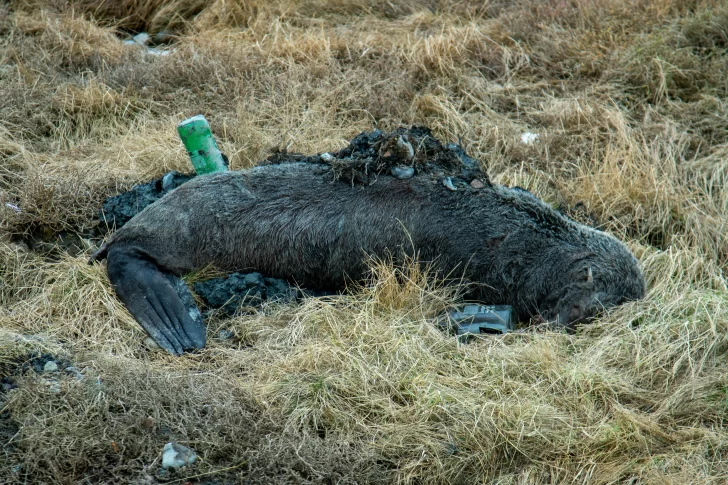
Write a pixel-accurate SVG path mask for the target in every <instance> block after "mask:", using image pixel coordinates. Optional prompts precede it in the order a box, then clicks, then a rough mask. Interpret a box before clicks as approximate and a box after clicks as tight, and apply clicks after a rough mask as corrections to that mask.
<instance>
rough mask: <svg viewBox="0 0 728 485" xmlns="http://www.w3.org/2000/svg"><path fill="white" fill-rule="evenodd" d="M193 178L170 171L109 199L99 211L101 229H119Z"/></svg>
mask: <svg viewBox="0 0 728 485" xmlns="http://www.w3.org/2000/svg"><path fill="white" fill-rule="evenodd" d="M193 177H194V174H193V175H188V174H181V173H179V172H176V171H172V172H169V173H168V174H166V175H164V176H163V177H160V178H158V179H156V180H152V181H151V182H147V183H146V184H141V185H136V186H134V187H133V188H132V189H131V190H130V191H128V192H124V193H123V194H119V195H116V196H114V197H109V198H108V199H106V201H104V205H103V207H102V209H101V211H99V220H100V221H101V227H102V228H104V227H105V228H108V229H109V230H111V229H113V228H116V229H119V228H120V227H121V226H123V225H124V224H126V223H127V222H129V220H130V219H131V218H132V217H134V216H135V215H137V214H138V213H140V212H141V211H142V209H144V208H145V207H146V206H148V205H149V204H151V203H153V202H156V201H157V200H159V199H161V198H162V197H163V196H164V195H165V194H167V193H168V192H171V191H172V190H174V189H176V188H177V187H179V186H180V185H182V184H183V183H185V182H187V181H189V180H192V178H193Z"/></svg>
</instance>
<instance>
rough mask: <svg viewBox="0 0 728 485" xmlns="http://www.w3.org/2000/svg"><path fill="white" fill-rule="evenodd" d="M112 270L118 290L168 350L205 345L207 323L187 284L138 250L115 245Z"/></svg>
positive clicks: (111, 252)
mask: <svg viewBox="0 0 728 485" xmlns="http://www.w3.org/2000/svg"><path fill="white" fill-rule="evenodd" d="M107 259H108V272H109V279H110V280H111V283H112V285H113V286H114V290H116V294H117V295H118V296H119V299H120V300H121V301H122V302H124V304H125V305H126V307H127V308H128V309H129V312H131V314H132V315H133V316H134V318H135V319H136V320H137V322H139V323H140V324H141V326H142V327H143V328H144V330H146V331H147V333H148V334H149V336H150V337H152V339H154V341H155V342H156V343H157V344H159V346H160V347H162V348H163V349H164V350H166V351H167V352H169V353H171V354H174V355H180V354H182V353H183V352H184V351H185V350H189V349H197V348H202V347H204V346H205V326H204V324H203V322H202V315H201V314H200V311H199V309H198V308H197V306H196V305H195V303H194V299H193V298H192V294H191V293H190V290H189V288H187V285H186V284H185V283H184V282H183V281H182V280H181V279H180V278H178V277H176V276H174V275H172V274H169V273H165V272H163V271H161V270H160V269H159V267H158V266H157V265H156V264H154V263H153V262H152V261H149V260H148V259H145V258H144V257H143V256H142V255H141V254H139V253H138V252H137V251H134V250H130V249H125V248H116V247H112V248H111V249H110V250H109V253H108V256H107Z"/></svg>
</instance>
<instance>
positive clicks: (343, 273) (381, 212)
mask: <svg viewBox="0 0 728 485" xmlns="http://www.w3.org/2000/svg"><path fill="white" fill-rule="evenodd" d="M413 251H414V252H417V253H418V254H419V258H420V260H421V261H434V262H435V263H436V265H437V266H438V267H439V268H441V270H442V271H443V272H444V273H445V274H449V275H451V276H452V277H454V278H459V277H461V276H463V275H464V276H465V277H466V279H467V280H469V281H472V282H475V283H479V284H480V285H479V286H478V290H477V293H478V294H477V295H476V296H477V297H478V298H480V299H481V300H482V301H484V302H487V303H491V304H510V305H513V307H514V308H515V310H516V312H517V313H518V316H519V318H520V319H522V320H525V319H527V318H528V317H530V316H533V315H542V316H543V317H544V318H545V319H549V320H558V322H560V323H562V324H565V323H573V322H576V321H581V320H582V319H584V318H586V317H588V316H590V315H592V314H594V313H595V312H596V311H598V310H599V309H601V308H603V307H609V306H612V305H618V304H620V303H623V302H625V301H628V300H634V299H639V298H641V297H642V296H643V294H644V291H645V283H644V280H643V277H642V274H641V272H640V269H639V267H638V264H637V261H636V260H635V258H634V256H633V255H632V254H631V253H630V252H629V250H628V249H627V248H626V247H625V246H624V245H623V244H622V243H621V242H619V241H618V240H617V239H616V238H614V237H612V236H611V235H609V234H606V233H604V232H600V231H597V230H594V229H591V228H588V227H586V226H584V225H581V224H578V223H576V222H574V221H572V220H570V219H568V218H567V217H565V216H562V215H561V214H559V213H558V212H556V211H554V210H553V209H551V208H550V207H549V206H547V205H546V204H545V203H543V202H541V201H540V200H539V199H537V198H536V197H534V196H533V195H531V194H530V193H529V192H526V191H523V190H517V189H509V188H505V187H501V186H496V185H494V186H486V187H484V188H482V189H479V190H476V189H468V190H462V189H461V190H458V191H454V192H453V191H451V190H448V189H446V188H445V187H443V185H442V183H441V181H439V180H436V179H434V178H432V177H431V176H428V175H422V176H415V177H414V178H412V179H409V180H398V179H395V178H393V177H390V176H380V177H378V179H377V181H376V182H375V183H373V184H372V185H369V186H352V185H351V184H347V183H345V182H342V181H337V180H334V178H333V177H332V174H331V168H330V167H328V166H326V165H317V164H312V163H287V164H285V163H284V164H280V165H268V166H261V167H256V168H253V169H250V170H247V171H243V172H227V173H221V174H212V175H205V176H201V177H197V178H195V179H194V180H192V181H190V182H188V183H186V184H184V185H183V186H181V187H180V188H178V189H176V190H174V191H173V192H171V193H170V194H168V195H166V196H165V197H163V198H162V199H161V200H159V201H157V202H156V203H154V204H152V205H150V206H149V207H147V208H146V209H145V210H144V211H142V212H141V213H140V214H138V215H137V216H136V217H135V218H133V219H132V220H131V221H130V222H129V223H127V224H126V225H125V226H124V227H123V228H122V229H120V230H119V231H118V232H117V233H115V234H114V236H113V238H112V239H111V240H110V241H109V243H108V244H107V245H105V246H104V248H102V250H101V251H100V252H99V253H98V254H97V257H99V258H100V257H103V256H104V255H106V253H107V252H108V254H109V259H110V267H109V272H110V273H111V272H112V268H111V264H112V261H113V258H112V256H113V254H114V252H117V253H118V254H136V255H141V256H140V257H141V258H142V259H143V260H144V261H145V264H146V262H151V263H152V264H154V265H156V266H157V267H158V268H159V269H160V270H161V271H163V272H165V273H171V274H174V275H182V274H184V273H186V272H189V271H191V270H194V269H196V268H200V267H203V266H206V265H208V264H211V263H212V264H214V265H215V266H216V267H218V268H220V269H224V270H229V271H258V272H260V273H262V274H264V275H266V276H272V277H277V278H284V279H287V280H288V281H290V282H292V283H297V284H300V285H301V286H303V287H308V288H341V287H343V285H344V283H345V281H346V279H347V278H351V279H358V278H361V277H362V276H364V275H365V272H366V270H367V266H366V263H365V259H366V258H365V256H366V255H376V256H384V255H386V254H391V255H393V256H395V258H396V257H398V256H401V255H402V254H404V253H407V254H411V253H412V252H413ZM117 259H119V260H123V259H124V258H117ZM119 264H121V263H119Z"/></svg>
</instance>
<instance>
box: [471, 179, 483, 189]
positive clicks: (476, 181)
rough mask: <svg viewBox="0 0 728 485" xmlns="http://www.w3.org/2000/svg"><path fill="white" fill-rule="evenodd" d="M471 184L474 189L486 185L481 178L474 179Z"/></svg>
mask: <svg viewBox="0 0 728 485" xmlns="http://www.w3.org/2000/svg"><path fill="white" fill-rule="evenodd" d="M470 186H471V187H472V188H474V189H482V188H483V187H485V184H484V183H483V182H481V181H480V180H479V179H473V181H472V182H470Z"/></svg>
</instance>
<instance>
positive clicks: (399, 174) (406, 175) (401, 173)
mask: <svg viewBox="0 0 728 485" xmlns="http://www.w3.org/2000/svg"><path fill="white" fill-rule="evenodd" d="M414 174H415V169H414V167H403V166H401V165H400V166H397V167H392V175H393V176H394V177H395V178H398V179H400V180H404V179H410V178H412V177H413V176H414Z"/></svg>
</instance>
